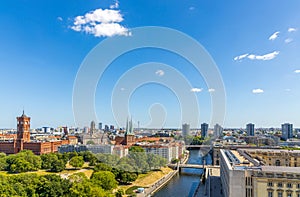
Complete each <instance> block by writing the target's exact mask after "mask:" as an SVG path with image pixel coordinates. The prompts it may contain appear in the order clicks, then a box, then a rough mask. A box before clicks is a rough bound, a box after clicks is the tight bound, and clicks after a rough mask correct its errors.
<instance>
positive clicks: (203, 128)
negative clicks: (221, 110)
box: [201, 123, 208, 138]
mask: <svg viewBox="0 0 300 197" xmlns="http://www.w3.org/2000/svg"><path fill="white" fill-rule="evenodd" d="M207 131H208V124H207V123H202V124H201V137H202V138H205V137H206V136H207Z"/></svg>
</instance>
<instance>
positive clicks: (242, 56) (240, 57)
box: [234, 53, 249, 60]
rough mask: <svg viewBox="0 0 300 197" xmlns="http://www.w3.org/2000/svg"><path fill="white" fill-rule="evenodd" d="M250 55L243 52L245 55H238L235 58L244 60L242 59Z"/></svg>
mask: <svg viewBox="0 0 300 197" xmlns="http://www.w3.org/2000/svg"><path fill="white" fill-rule="evenodd" d="M248 55H249V54H248V53H246V54H243V55H239V56H236V57H235V58H234V60H242V59H244V58H246V57H247V56H248Z"/></svg>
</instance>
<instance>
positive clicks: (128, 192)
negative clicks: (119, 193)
mask: <svg viewBox="0 0 300 197" xmlns="http://www.w3.org/2000/svg"><path fill="white" fill-rule="evenodd" d="M140 187H142V186H136V185H135V186H132V187H130V188H128V189H127V190H126V192H125V193H126V194H127V195H132V194H135V192H134V190H136V189H137V188H140Z"/></svg>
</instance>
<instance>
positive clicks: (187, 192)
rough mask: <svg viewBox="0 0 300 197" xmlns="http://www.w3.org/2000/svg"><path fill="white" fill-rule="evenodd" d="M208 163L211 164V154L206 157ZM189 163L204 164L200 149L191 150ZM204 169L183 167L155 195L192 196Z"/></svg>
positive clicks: (171, 196) (165, 196)
mask: <svg viewBox="0 0 300 197" xmlns="http://www.w3.org/2000/svg"><path fill="white" fill-rule="evenodd" d="M204 159H205V163H206V164H211V163H212V159H211V157H210V155H208V156H207V157H205V158H204ZM187 163H189V164H202V157H201V152H200V150H190V157H189V160H188V162H187ZM202 172H203V170H202V169H182V171H181V173H178V174H177V175H175V176H174V177H173V178H172V180H170V181H169V182H168V183H167V184H166V185H165V186H164V187H163V188H162V189H161V190H159V191H158V192H157V193H155V194H154V196H155V197H192V196H193V194H194V192H195V190H196V188H197V186H198V184H199V182H200V175H201V174H202Z"/></svg>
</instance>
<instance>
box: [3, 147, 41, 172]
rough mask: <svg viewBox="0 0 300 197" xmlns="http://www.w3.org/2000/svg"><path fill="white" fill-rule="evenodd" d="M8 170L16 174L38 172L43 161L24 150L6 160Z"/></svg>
mask: <svg viewBox="0 0 300 197" xmlns="http://www.w3.org/2000/svg"><path fill="white" fill-rule="evenodd" d="M6 162H7V170H8V171H10V172H14V173H19V172H28V171H36V170H39V169H40V168H41V165H42V160H41V158H40V157H39V156H37V155H34V154H33V152H32V151H29V150H24V151H21V152H19V153H18V154H14V155H9V156H7V158H6Z"/></svg>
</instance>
